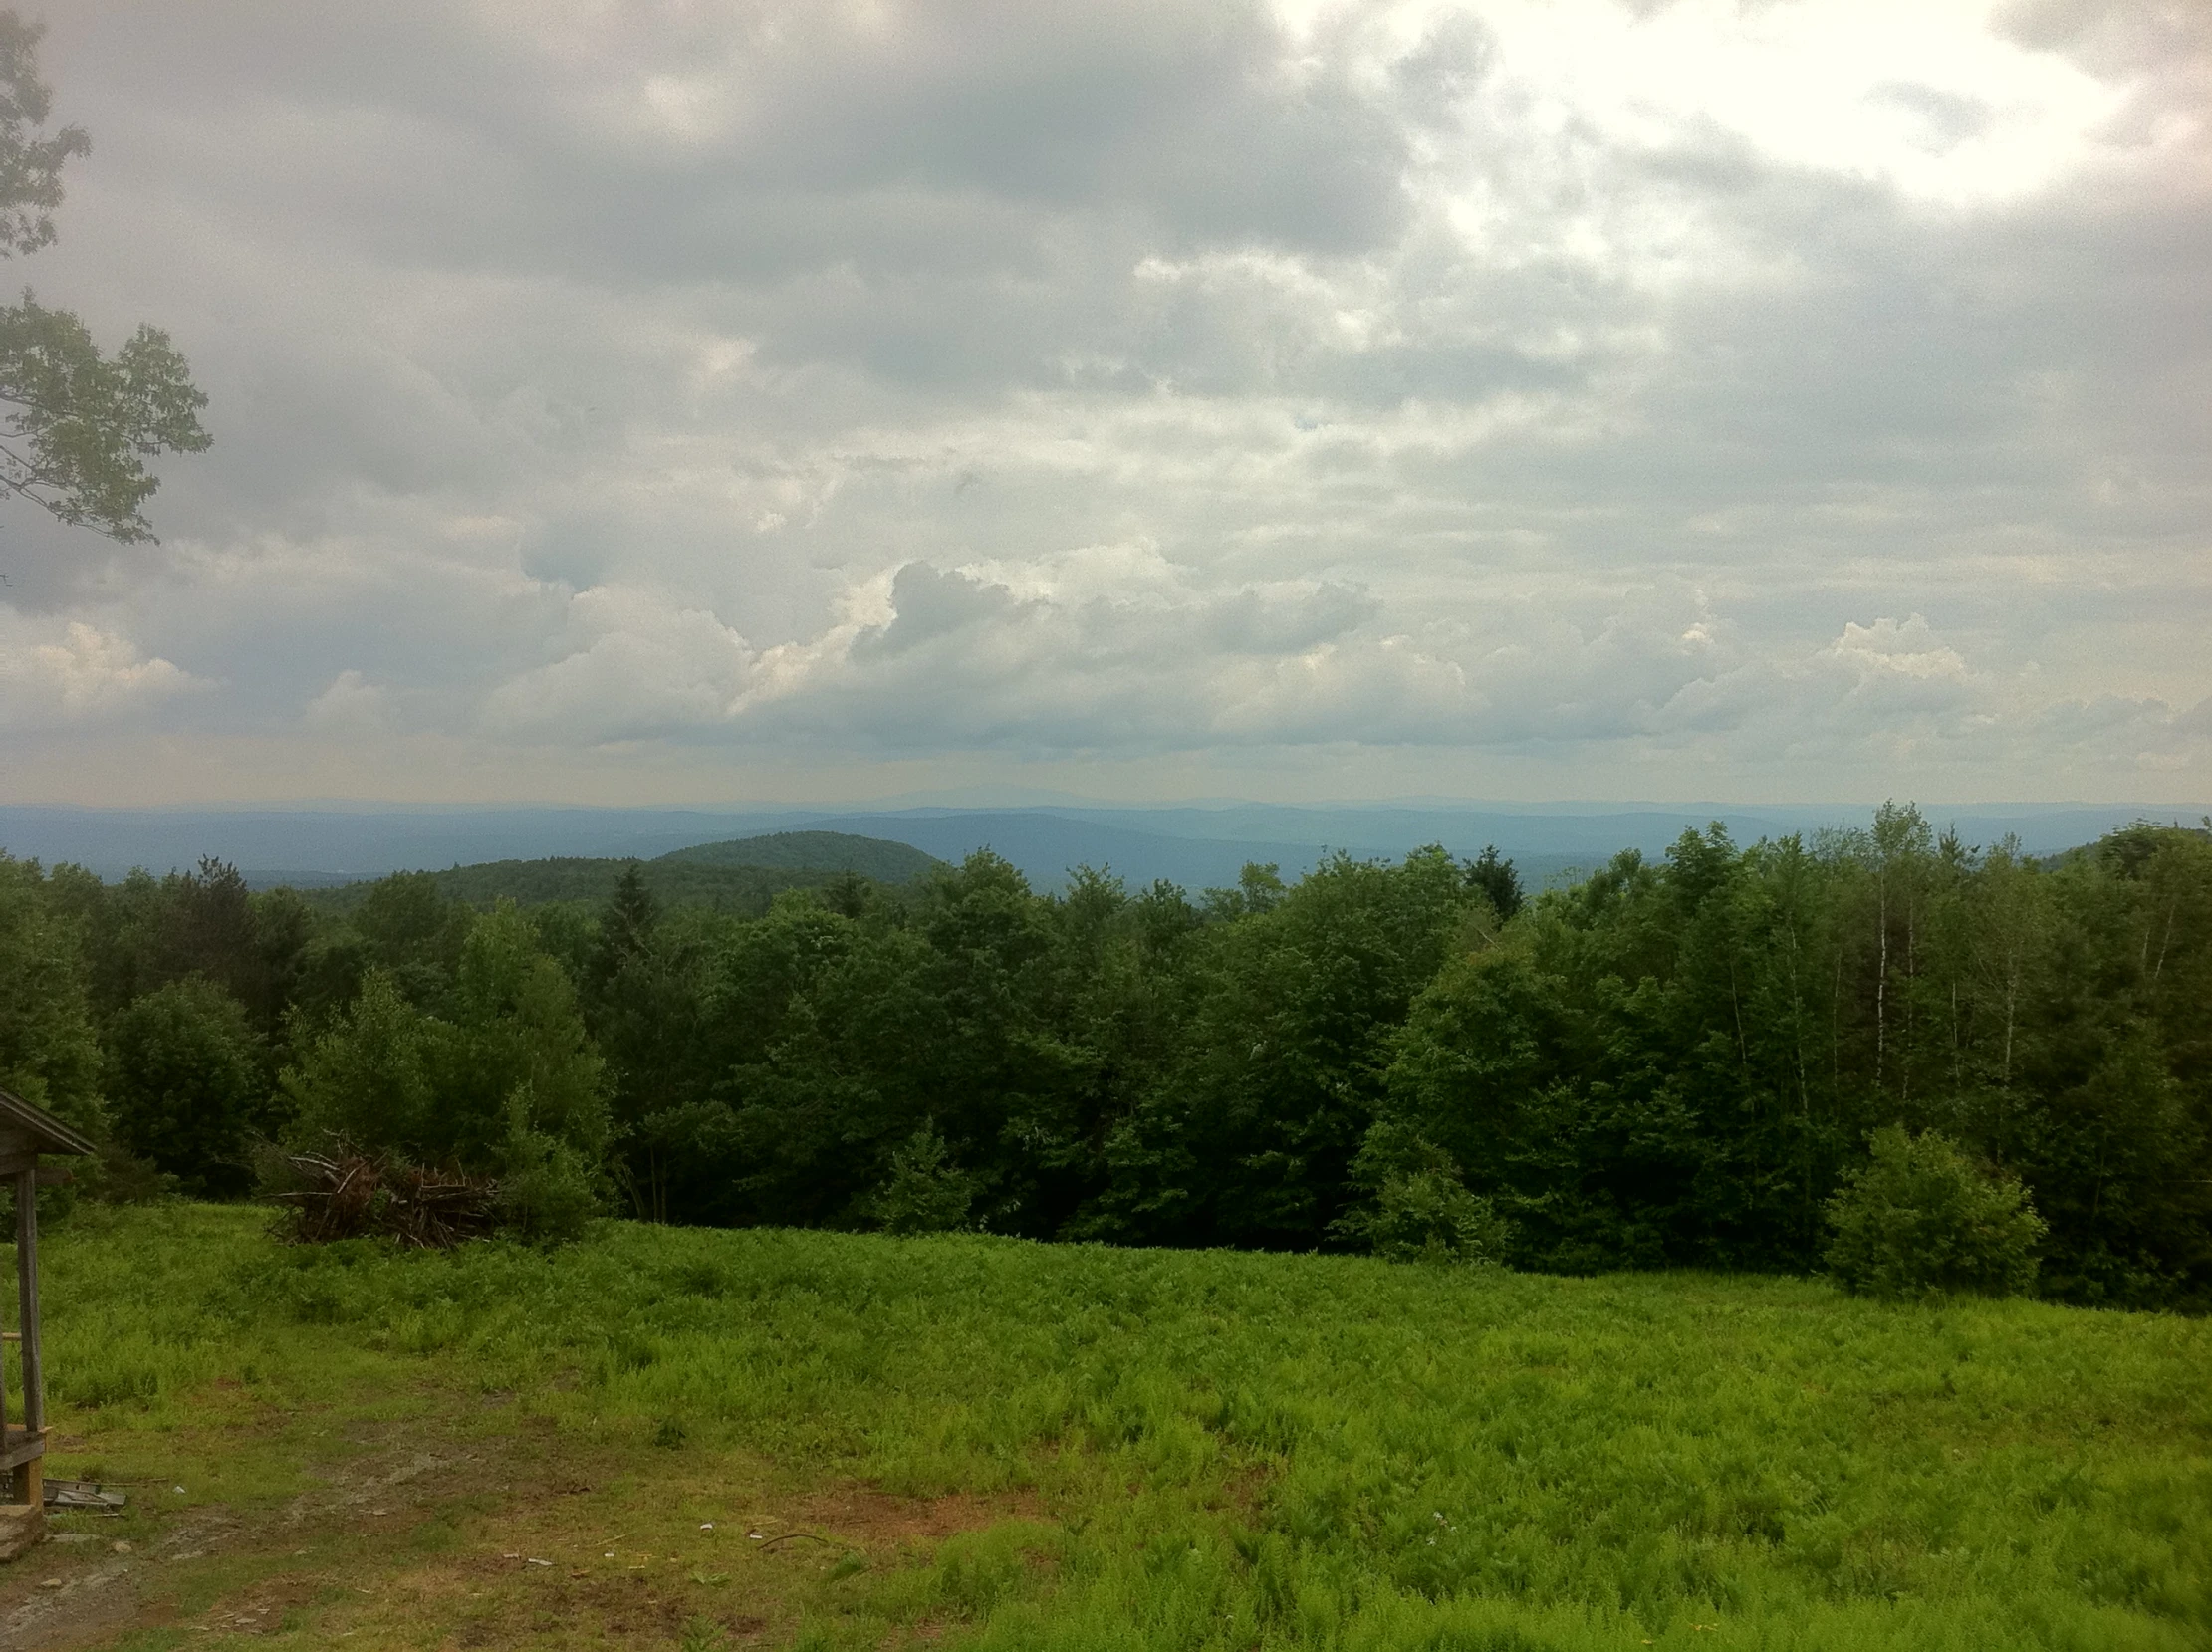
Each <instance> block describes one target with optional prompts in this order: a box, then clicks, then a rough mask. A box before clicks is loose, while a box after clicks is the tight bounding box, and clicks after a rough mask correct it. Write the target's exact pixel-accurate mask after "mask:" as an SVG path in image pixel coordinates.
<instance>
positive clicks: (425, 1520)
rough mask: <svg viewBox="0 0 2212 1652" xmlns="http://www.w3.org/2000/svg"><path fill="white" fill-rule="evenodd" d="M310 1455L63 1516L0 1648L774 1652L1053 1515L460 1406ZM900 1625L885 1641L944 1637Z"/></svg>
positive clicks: (886, 1626)
mask: <svg viewBox="0 0 2212 1652" xmlns="http://www.w3.org/2000/svg"><path fill="white" fill-rule="evenodd" d="M226 1432H228V1433H236V1431H235V1430H231V1431H226ZM226 1443H227V1444H229V1445H231V1446H233V1447H236V1446H238V1445H239V1443H240V1442H239V1441H238V1440H237V1439H232V1440H229V1441H228V1442H225V1441H221V1440H214V1439H211V1440H208V1441H206V1442H204V1446H205V1448H206V1449H208V1450H215V1449H221V1448H222V1446H223V1445H224V1444H226ZM307 1460H308V1461H309V1462H311V1463H312V1465H313V1466H312V1468H311V1469H310V1470H309V1471H308V1473H307V1475H306V1479H307V1481H308V1482H309V1484H308V1485H307V1487H306V1489H304V1490H294V1491H292V1492H291V1493H290V1494H289V1495H284V1496H269V1497H262V1498H258V1499H256V1498H245V1499H240V1500H238V1501H235V1502H231V1503H219V1502H209V1503H203V1504H198V1505H194V1506H190V1507H183V1508H179V1509H175V1510H166V1511H165V1510H163V1509H161V1508H160V1507H159V1505H160V1493H161V1492H162V1491H163V1490H165V1488H159V1487H150V1488H146V1489H145V1490H146V1492H147V1493H148V1494H149V1495H146V1496H143V1497H139V1498H135V1499H134V1505H135V1506H134V1508H133V1510H132V1512H131V1514H130V1516H129V1517H128V1518H127V1519H124V1520H120V1521H110V1520H104V1519H101V1518H99V1517H95V1516H70V1517H65V1518H62V1519H59V1520H57V1521H55V1522H54V1523H53V1526H54V1531H55V1538H54V1540H50V1541H49V1542H48V1543H47V1544H46V1545H44V1546H43V1547H42V1548H40V1549H38V1550H36V1551H34V1552H33V1553H32V1554H30V1555H27V1556H25V1557H24V1559H23V1560H21V1561H19V1562H17V1563H16V1564H15V1565H13V1566H10V1567H7V1568H4V1569H0V1652H18V1649H22V1652H29V1649H34V1648H35V1649H40V1652H45V1649H56V1652H60V1649H69V1648H90V1647H97V1646H105V1645H110V1644H113V1643H115V1642H116V1641H118V1640H120V1639H122V1638H123V1637H124V1636H127V1635H130V1634H132V1633H134V1632H138V1631H145V1630H158V1629H170V1630H175V1629H188V1630H190V1631H192V1634H191V1637H190V1638H191V1643H192V1645H193V1647H194V1648H195V1649H197V1648H202V1647H221V1646H224V1645H226V1644H229V1643H230V1642H231V1641H233V1640H235V1641H238V1642H241V1643H242V1642H243V1641H245V1640H246V1639H247V1638H249V1637H250V1638H251V1639H252V1641H253V1642H254V1644H255V1645H256V1646H269V1645H272V1644H273V1645H284V1644H288V1643H290V1644H296V1645H299V1646H303V1647H305V1646H323V1645H329V1644H336V1643H338V1642H340V1641H343V1642H344V1643H345V1645H346V1646H347V1647H348V1648H349V1649H350V1652H373V1649H376V1648H383V1647H391V1648H400V1647H406V1648H422V1647H455V1648H504V1647H517V1648H519V1647H525V1646H527V1647H531V1648H546V1647H555V1648H557V1647H569V1646H574V1647H580V1648H581V1647H587V1646H589V1647H595V1648H598V1647H635V1648H640V1649H642V1648H665V1647H670V1646H673V1645H677V1644H702V1645H713V1644H721V1645H723V1646H727V1647H757V1646H770V1645H781V1644H784V1643H786V1642H788V1641H789V1640H790V1639H791V1638H792V1636H793V1635H794V1634H796V1632H797V1629H798V1625H799V1620H800V1617H801V1614H802V1612H805V1613H808V1614H812V1615H815V1616H823V1615H828V1616H832V1617H837V1616H845V1617H849V1618H857V1619H868V1620H870V1621H876V1620H878V1619H879V1617H880V1614H879V1612H878V1609H877V1607H876V1606H875V1605H874V1601H875V1599H876V1598H877V1591H875V1590H874V1589H873V1588H872V1584H873V1583H874V1582H877V1581H880V1580H881V1579H883V1578H885V1577H887V1576H888V1575H889V1574H890V1573H892V1572H894V1571H898V1570H900V1569H901V1568H904V1567H908V1566H911V1565H915V1564H919V1563H925V1562H926V1561H927V1559H928V1558H929V1556H930V1555H931V1554H932V1553H933V1552H934V1550H935V1548H936V1546H937V1545H938V1544H939V1543H941V1542H942V1541H944V1540H945V1539H946V1538H948V1537H951V1536H953V1535H955V1534H959V1533H963V1532H971V1531H976V1530H979V1529H982V1528H984V1527H989V1526H994V1525H997V1524H999V1523H1000V1522H1004V1521H1009V1520H1014V1521H1022V1522H1025V1523H1028V1524H1031V1525H1035V1526H1037V1527H1038V1529H1039V1530H1040V1531H1043V1530H1044V1524H1043V1523H1044V1521H1045V1518H1046V1517H1045V1515H1044V1512H1043V1511H1042V1510H1041V1509H1040V1508H1039V1507H1038V1506H1037V1505H1036V1503H1035V1502H1034V1500H1031V1499H1023V1498H1011V1497H1009V1498H990V1497H978V1496H974V1495H966V1494H963V1495H957V1496H950V1497H942V1498H900V1497H891V1496H887V1495H886V1494H884V1493H882V1492H880V1491H877V1490H874V1489H872V1488H869V1487H866V1486H861V1485H857V1484H854V1483H851V1482H842V1481H816V1482H813V1483H810V1484H801V1483H794V1482H793V1481H791V1480H790V1479H788V1478H787V1477H781V1476H778V1475H776V1474H775V1473H774V1472H773V1470H772V1468H771V1466H770V1465H767V1464H765V1463H763V1462H761V1461H759V1460H758V1459H752V1458H748V1457H746V1456H744V1455H742V1454H738V1453H714V1452H694V1451H689V1450H684V1451H654V1450H652V1449H650V1448H649V1447H642V1446H626V1445H624V1444H622V1443H609V1442H597V1443H594V1442H579V1441H577V1440H576V1439H574V1438H573V1437H571V1436H569V1435H566V1434H563V1433H561V1432H559V1431H557V1430H555V1429H554V1428H553V1427H552V1425H551V1424H550V1422H549V1421H548V1420H547V1419H545V1418H542V1417H539V1418H533V1417H527V1416H523V1415H520V1414H511V1415H506V1414H503V1415H492V1416H488V1417H487V1416H485V1415H482V1414H478V1413H472V1412H470V1411H469V1410H468V1409H467V1408H466V1407H460V1406H453V1407H448V1408H446V1409H445V1410H444V1411H442V1412H433V1413H432V1414H429V1415H426V1416H421V1417H415V1418H411V1419H409V1420H408V1421H406V1422H405V1423H384V1424H378V1425H375V1426H374V1427H372V1428H368V1429H358V1430H356V1431H354V1432H353V1433H352V1434H351V1436H350V1437H348V1438H345V1439H342V1440H336V1441H327V1442H326V1443H325V1445H324V1447H323V1449H322V1450H321V1451H320V1452H318V1453H316V1454H313V1455H311V1456H309V1457H308V1458H307ZM297 1461H299V1459H298V1458H295V1459H294V1462H295V1463H296V1462H297ZM294 1478H295V1479H297V1478H298V1477H297V1476H295V1477H294ZM911 1597H912V1591H911V1590H910V1589H909V1590H907V1591H906V1593H905V1595H904V1596H903V1597H902V1598H905V1599H907V1600H909V1601H910V1600H911ZM904 1615H910V1616H912V1617H913V1621H910V1622H899V1621H894V1620H891V1619H881V1620H880V1621H876V1630H877V1635H876V1638H878V1639H879V1640H881V1641H883V1642H885V1643H887V1644H891V1645H898V1644H908V1643H911V1644H920V1643H923V1642H926V1641H927V1640H929V1639H932V1638H933V1637H934V1635H935V1633H936V1632H937V1630H938V1628H939V1627H940V1625H939V1624H938V1623H937V1622H935V1621H934V1620H931V1619H929V1618H928V1617H927V1614H926V1612H923V1613H920V1614H918V1615H916V1614H913V1613H912V1612H911V1610H910V1608H908V1609H907V1610H906V1612H905V1614H904Z"/></svg>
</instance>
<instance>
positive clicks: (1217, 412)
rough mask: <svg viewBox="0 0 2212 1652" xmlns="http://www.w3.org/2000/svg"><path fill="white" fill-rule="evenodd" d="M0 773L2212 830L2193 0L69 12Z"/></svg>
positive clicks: (2211, 352)
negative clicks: (68, 439)
mask: <svg viewBox="0 0 2212 1652" xmlns="http://www.w3.org/2000/svg"><path fill="white" fill-rule="evenodd" d="M25 10H26V12H27V14H28V15H38V16H43V17H44V18H45V19H46V21H47V23H48V25H49V30H50V32H49V34H48V36H47V39H46V42H45V45H44V48H43V55H44V61H45V65H46V70H47V76H48V79H49V80H51V81H52V82H53V83H54V85H55V88H56V93H57V97H56V118H57V119H60V120H69V121H75V122H77V123H80V124H82V125H83V126H85V127H86V128H87V129H88V130H89V131H90V132H91V134H92V139H93V148H92V152H91V154H90V156H89V157H88V158H86V159H84V160H81V161H78V162H74V163H73V164H72V167H71V170H70V173H69V175H68V188H69V198H68V201H67V203H66V205H65V206H64V208H63V209H62V212H61V213H60V215H59V218H58V224H59V228H60V233H61V238H60V241H59V242H58V244H57V245H56V246H55V247H53V248H51V249H49V250H47V251H44V252H41V253H38V254H36V255H35V256H33V257H30V258H18V259H16V260H15V261H14V267H13V268H10V269H8V270H6V271H4V272H0V275H4V276H6V277H7V278H8V279H10V280H12V281H13V282H14V283H16V284H17V285H18V286H21V285H22V284H25V283H28V284H29V285H30V286H32V287H33V288H34V289H35V290H36V292H37V294H38V296H39V297H40V299H41V300H42V302H45V303H48V304H61V305H67V306H69V307H72V308H75V309H76V310H78V311H79V312H80V313H81V314H82V315H83V316H84V318H85V319H86V321H87V322H88V323H89V324H90V325H91V326H92V327H93V328H94V330H95V332H96V334H98V336H99V337H100V338H102V339H103V340H104V341H105V342H107V343H108V344H109V345H111V346H113V345H115V344H119V343H120V342H121V341H122V340H123V338H124V337H125V336H127V334H128V332H129V330H130V329H131V328H133V327H134V326H135V325H136V324H137V323H139V322H140V321H150V322H152V323H154V324H156V325H158V326H160V327H162V328H164V329H165V330H167V331H168V333H169V334H170V335H171V337H172V338H173V340H174V341H175V343H176V345H177V346H178V348H179V349H181V350H182V351H183V352H184V354H186V355H187V356H188V358H189V359H190V361H191V363H192V367H193V371H194V375H195V377H196V379H197V381H198V382H199V384H200V385H201V387H202V388H203V389H204V390H205V391H206V392H207V395H208V397H209V407H208V409H207V412H206V414H205V421H206V423H207V425H208V428H209V429H210V431H211V432H212V434H213V436H214V438H215V441H214V446H213V448H212V449H211V450H210V451H209V452H207V453H206V454H204V455H200V456H196V457H167V458H163V459H161V460H159V461H157V462H156V469H157V470H158V473H159V474H160V476H161V477H162V487H161V490H160V492H159V493H158V494H157V495H156V496H155V497H154V499H153V501H152V503H151V505H150V507H149V513H150V515H151V516H152V519H153V522H154V526H155V529H156V531H157V532H158V533H159V535H160V543H159V544H158V545H156V546H135V547H117V546H114V545H111V544H109V543H108V542H106V541H104V540H100V539H98V538H95V537H92V536H90V535H89V534H87V533H86V532H84V531H70V530H65V529H61V528H59V527H57V526H54V525H52V524H50V523H49V522H47V521H46V520H45V519H44V518H43V517H42V516H41V515H40V514H39V513H38V512H37V511H36V510H34V509H32V508H30V507H27V506H25V505H23V504H21V503H20V502H12V501H11V502H6V503H5V504H0V575H4V576H5V578H6V584H5V585H4V586H0V801H6V802H13V803H32V802H52V803H63V802H67V803H78V804H114V805H138V806H143V805H160V804H183V803H215V802H248V801H253V802H280V801H289V800H309V799H322V800H341V799H352V800H365V801H368V800H375V801H395V802H433V801H435V802H489V801H517V802H519V801H544V802H567V803H585V804H594V803H598V804H615V803H620V804H649V803H730V804H740V803H770V802H862V801H866V800H868V799H871V798H882V797H889V796H894V795H912V794H916V793H923V792H927V793H933V794H935V793H941V794H943V795H945V796H948V797H949V796H954V795H962V796H974V797H977V798H981V797H983V796H985V795H987V794H992V793H994V792H995V793H1000V794H1007V793H1009V789H1019V788H1035V789H1044V790H1049V791H1056V792H1063V793H1073V794H1076V795H1081V796H1086V797H1094V798H1099V799H1102V800H1108V801H1125V802H1158V801H1167V800H1174V799H1184V798H1200V797H1205V798H1222V797H1240V798H1249V799H1255V800H1270V801H1286V802H1289V801H1317V802H1318V801H1349V800H1357V799H1362V798H1387V797H1410V796H1422V797H1458V798H1468V799H1489V800H1513V799H1521V800H1531V799H1590V800H1606V799H1619V800H1630V799H1635V800H1656V801H1669V800H1692V799H1698V800H1702V799H1726V800H1732V801H1735V802H1740V803H1785V802H1796V803H1809V804H1825V803H1831V802H1858V801H1873V800H1878V799H1881V798H1884V797H1891V796H1897V797H1905V796H1912V797H1917V798H1920V799H1922V800H1924V801H1932V802H1939V803H1941V802H1953V803H1957V802H1971V801H1990V800H2039V801H2057V800H2086V801H2097V802H2116V801H2127V802H2136V801H2139V802H2143V803H2147V804H2172V805H2190V804H2203V803H2205V802H2207V801H2208V800H2212V646H2207V642H2206V638H2207V636H2208V635H2212V277H2208V276H2207V274H2206V272H2207V271H2212V7H2205V6H2203V5H2201V4H2197V3H2194V0H2174V3H2171V4H2162V3H2160V0H2130V3H2103V0H2009V3H2005V4H1971V3H1946V0H1910V3H1890V0H1840V3H1836V4H1827V3H1815V0H1806V3H1790V0H1743V3H1738V4H1728V3H1705V0H1673V3H1667V0H1637V3H1627V4H1620V3H1612V0H1552V3H1546V4H1534V3H1522V0H1497V3H1485V4H1474V5H1464V6H1462V5H1438V4H1394V3H1373V4H1361V3H1345V4H1339V3H1325V0H1291V3H1284V4H1279V5H1276V6H1273V7H1270V6H1268V5H1265V4H1260V3H1256V0H1255V3H1250V4H1246V3H1231V0H1161V3H1157V4H1154V3H1148V0H1125V3H1116V4H1094V3H1091V0H1054V3H1053V4H1050V5H1037V4H1035V3H1033V0H1005V3H999V0H937V3H932V4H926V5H920V4H909V3H904V0H856V3H845V0H777V3H769V4H746V3H742V0H730V3H721V4H706V3H700V0H667V3H651V0H634V3H628V4H616V3H612V0H379V3H378V4H376V5H372V6H301V5H297V4H293V3H291V0H266V3H245V0H143V3H130V0H69V3H58V4H51V5H48V6H47V7H45V8H44V9H43V10H41V9H39V8H38V7H37V6H35V5H34V6H29V7H26V8H25Z"/></svg>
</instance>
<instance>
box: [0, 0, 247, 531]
mask: <svg viewBox="0 0 2212 1652" xmlns="http://www.w3.org/2000/svg"><path fill="white" fill-rule="evenodd" d="M45 32H46V31H45V26H44V25H43V24H38V23H27V22H25V21H24V20H23V18H22V17H20V16H18V15H17V14H16V13H15V12H13V11H0V257H8V256H14V255H16V254H28V253H33V252H36V251H38V250H39V249H40V248H41V247H45V246H49V245H51V244H52V243H53V240H54V210H55V208H57V207H59V206H60V205H61V204H62V166H63V163H64V162H65V161H68V160H70V159H72V158H75V157H79V156H83V155H86V154H89V153H91V151H92V140H91V139H90V138H88V137H87V136H86V135H85V133H84V131H83V130H82V129H81V128H79V127H77V126H64V127H62V128H61V129H60V130H59V131H56V132H54V133H52V134H51V135H47V134H45V133H44V130H43V128H44V127H45V124H46V120H47V118H48V116H49V115H50V114H51V113H52V108H53V93H52V91H51V89H49V88H48V87H47V85H46V84H45V82H43V81H42V80H40V79H39V72H38V43H39V40H40V38H41V37H42V36H43V35H44V34H45ZM206 405H207V397H206V396H205V395H203V394H202V393H201V392H200V391H199V390H198V389H197V388H196V387H195V386H194V385H193V383H192V374H191V369H190V367H189V366H188V365H187V364H186V362H185V360H184V357H183V356H182V355H181V354H178V353H177V350H176V348H175V347H174V346H173V345H171V344H170V342H169V336H168V335H167V334H165V333H163V332H161V331H160V330H159V329H158V328H153V327H144V326H141V327H140V328H139V329H138V330H137V332H136V333H134V334H132V335H131V337H130V339H129V340H128V341H127V342H126V343H125V344H124V345H123V348H122V349H120V350H118V351H117V352H116V353H115V354H113V355H108V354H103V352H102V351H101V349H100V346H99V344H98V343H97V342H96V341H95V340H94V338H93V336H92V331H91V330H90V329H89V328H87V327H86V326H85V324H84V323H83V322H82V321H80V320H78V318H77V317H76V316H75V315H73V314H71V313H70V312H69V311H67V310H50V309H48V308H46V307H45V306H44V305H42V304H40V303H39V302H38V301H37V299H36V298H35V297H33V295H32V294H31V293H30V291H29V290H28V289H26V290H25V292H24V295H23V301H22V302H21V303H20V304H15V305H9V306H6V307H0V408H5V409H6V410H5V411H0V491H4V492H6V493H9V494H12V495H14V496H15V497H16V498H18V499H25V500H28V501H30V502H31V503H32V504H34V505H37V506H38V507H40V509H42V510H44V511H46V512H48V513H49V514H50V515H52V516H53V517H54V518H55V519H56V520H57V521H60V522H65V523H68V524H69V525H70V526H71V527H74V528H91V529H92V530H94V531H95V532H96V533H101V534H105V535H107V536H108V537H109V538H110V539H113V540H116V541H118V542H119V543H121V544H124V545H132V544H137V543H140V542H143V541H147V540H151V539H152V538H153V537H154V536H153V527H152V524H151V523H149V522H148V521H147V520H146V517H145V512H144V509H143V507H144V505H145V502H146V500H147V499H148V498H150V497H151V496H152V494H153V491H154V490H155V489H156V488H158V487H159V486H160V481H159V479H158V478H156V477H154V476H151V475H149V474H147V471H146V468H145V461H146V460H147V459H148V458H152V457H155V456H157V455H159V454H162V453H200V452H204V451H205V450H206V448H207V446H208V444H209V442H210V440H211V439H212V438H210V437H209V435H208V433H207V432H206V430H205V429H203V428H202V427H201V425H200V422H199V413H200V409H201V408H203V407H205V406H206Z"/></svg>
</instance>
